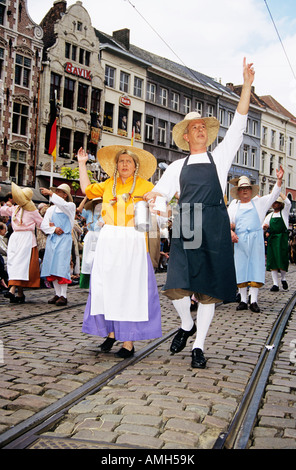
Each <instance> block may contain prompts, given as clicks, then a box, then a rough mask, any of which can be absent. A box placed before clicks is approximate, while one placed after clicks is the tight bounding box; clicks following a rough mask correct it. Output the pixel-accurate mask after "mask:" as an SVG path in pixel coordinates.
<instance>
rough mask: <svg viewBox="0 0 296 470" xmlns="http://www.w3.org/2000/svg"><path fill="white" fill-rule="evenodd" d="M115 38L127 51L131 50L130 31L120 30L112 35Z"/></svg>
mask: <svg viewBox="0 0 296 470" xmlns="http://www.w3.org/2000/svg"><path fill="white" fill-rule="evenodd" d="M112 35H113V38H114V39H115V40H116V41H118V42H120V44H122V45H123V46H124V47H125V48H126V49H127V50H129V47H130V30H129V29H127V28H125V29H119V30H118V31H113V33H112Z"/></svg>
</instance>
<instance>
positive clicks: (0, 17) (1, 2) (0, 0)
mask: <svg viewBox="0 0 296 470" xmlns="http://www.w3.org/2000/svg"><path fill="white" fill-rule="evenodd" d="M5 5H6V0H0V25H2V26H3V25H4V24H5V9H6V8H5Z"/></svg>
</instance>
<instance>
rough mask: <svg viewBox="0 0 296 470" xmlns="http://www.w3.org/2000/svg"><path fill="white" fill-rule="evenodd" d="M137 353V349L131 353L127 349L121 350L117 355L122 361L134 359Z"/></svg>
mask: <svg viewBox="0 0 296 470" xmlns="http://www.w3.org/2000/svg"><path fill="white" fill-rule="evenodd" d="M134 353H135V348H133V349H132V350H131V351H130V350H129V349H126V348H121V349H119V351H118V352H117V353H115V356H116V357H120V358H121V359H127V358H129V357H132V356H133V355H134Z"/></svg>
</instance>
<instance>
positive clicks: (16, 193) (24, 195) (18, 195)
mask: <svg viewBox="0 0 296 470" xmlns="http://www.w3.org/2000/svg"><path fill="white" fill-rule="evenodd" d="M11 192H12V198H13V200H14V202H15V203H16V204H17V205H18V206H20V207H21V208H22V209H24V210H26V211H30V212H33V211H36V210H37V208H36V206H35V204H34V203H33V201H32V197H33V191H32V189H31V188H20V187H19V186H18V185H17V184H15V183H11Z"/></svg>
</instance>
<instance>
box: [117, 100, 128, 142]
mask: <svg viewBox="0 0 296 470" xmlns="http://www.w3.org/2000/svg"><path fill="white" fill-rule="evenodd" d="M127 118H128V110H127V109H126V108H123V107H122V106H119V112H118V131H117V134H118V135H122V136H124V137H126V136H127Z"/></svg>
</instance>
